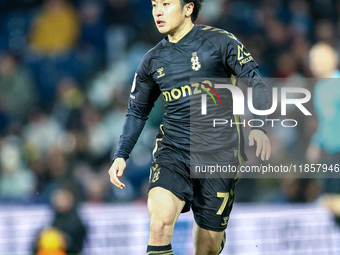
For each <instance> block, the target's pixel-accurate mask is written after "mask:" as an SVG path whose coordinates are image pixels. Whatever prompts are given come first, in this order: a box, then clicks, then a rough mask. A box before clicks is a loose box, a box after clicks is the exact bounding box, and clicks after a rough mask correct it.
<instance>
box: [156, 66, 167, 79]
mask: <svg viewBox="0 0 340 255" xmlns="http://www.w3.org/2000/svg"><path fill="white" fill-rule="evenodd" d="M163 71H164V67H160V68H158V69H157V73H158V76H157V78H161V77H163V76H164V75H165V73H163Z"/></svg>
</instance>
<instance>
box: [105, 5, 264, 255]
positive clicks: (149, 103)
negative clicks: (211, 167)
mask: <svg viewBox="0 0 340 255" xmlns="http://www.w3.org/2000/svg"><path fill="white" fill-rule="evenodd" d="M151 2H152V14H153V18H154V21H155V24H156V26H157V28H158V30H159V32H160V33H162V34H165V35H166V37H165V38H164V39H163V40H162V41H161V42H159V43H158V44H157V45H156V46H155V47H154V48H152V49H151V50H150V51H149V52H148V53H146V55H145V56H144V58H143V59H142V61H141V63H140V65H139V67H138V69H137V72H136V74H135V77H134V81H133V85H132V89H131V95H130V100H129V106H128V114H127V117H126V121H125V124H124V128H123V134H122V136H121V137H120V140H119V143H118V147H117V150H116V153H115V155H114V161H113V164H112V166H111V168H110V170H109V174H110V180H111V182H112V183H113V184H114V185H116V186H117V187H119V188H122V189H123V188H124V187H125V185H124V184H123V183H121V182H120V180H119V178H118V177H121V176H122V174H123V172H124V169H125V167H126V163H125V161H126V159H127V158H128V157H129V154H130V152H131V150H132V148H133V147H134V145H135V143H136V141H137V139H138V137H139V135H140V133H141V131H142V129H143V127H144V124H145V122H146V120H147V117H148V114H149V113H150V111H151V109H152V107H153V105H154V102H155V100H156V99H157V98H158V97H159V95H160V94H161V93H162V94H163V97H164V100H165V101H166V104H165V113H164V115H163V124H162V125H161V126H160V130H159V134H158V136H157V139H156V146H155V149H154V151H153V158H154V161H153V162H152V165H151V169H150V179H149V182H150V186H149V192H148V202H147V205H148V210H149V214H150V236H149V242H148V247H147V254H150V255H151V254H162V255H165V254H173V252H172V248H171V239H172V234H173V229H174V225H175V222H176V221H177V218H178V216H179V214H180V213H181V212H186V211H188V210H189V209H190V207H191V208H192V210H193V213H194V218H195V222H194V229H193V235H194V254H195V255H208V254H219V253H220V252H221V251H222V249H223V245H224V241H225V240H224V236H225V229H226V227H227V222H228V219H229V214H230V211H231V207H232V204H233V199H234V186H235V178H190V164H192V162H191V159H190V157H191V155H190V154H191V152H193V153H194V156H195V155H196V156H197V155H198V158H199V155H203V156H204V157H205V160H207V162H208V161H209V162H218V163H222V162H223V163H226V164H230V165H233V166H237V165H239V164H240V163H242V162H243V161H244V160H246V156H245V154H244V144H243V143H244V141H243V134H242V128H241V125H232V126H228V127H223V128H221V127H219V129H217V130H220V131H221V132H220V133H217V134H216V133H214V132H212V133H211V132H206V134H202V130H201V129H200V128H201V127H199V126H195V125H191V124H190V122H191V119H190V117H191V110H192V109H191V108H192V107H190V105H191V100H192V99H194V98H195V97H199V98H201V97H200V95H201V94H202V91H203V90H205V91H208V92H209V90H210V91H214V88H213V84H212V82H210V81H209V80H208V81H204V82H202V84H198V83H194V84H191V81H190V80H191V79H192V78H203V77H208V78H211V79H214V78H225V79H228V80H229V81H230V82H231V83H234V81H235V79H234V77H238V78H242V79H243V80H244V82H245V83H246V85H247V86H249V87H252V89H253V105H254V108H255V109H258V110H266V109H268V104H269V93H268V89H267V87H266V85H265V84H264V82H263V80H262V79H261V77H260V75H259V72H258V71H257V64H256V62H255V61H254V59H253V58H252V56H251V55H250V53H249V52H248V51H247V49H246V48H245V47H244V46H243V45H242V43H241V42H240V41H239V40H238V39H237V38H236V37H235V36H234V35H233V34H231V33H229V32H227V31H224V30H221V29H217V28H213V27H209V26H203V25H195V24H194V22H195V20H196V19H197V16H198V13H199V10H200V8H201V5H202V3H203V0H152V1H151ZM234 84H235V83H234ZM215 88H216V87H215ZM208 89H209V90H208ZM216 90H218V89H216ZM223 91H225V92H224V93H222V92H223ZM226 91H227V90H223V89H222V90H221V91H220V90H218V91H217V92H218V94H220V95H221V98H222V100H221V104H222V103H223V107H224V108H223V109H225V110H224V111H223V115H222V116H220V115H219V117H223V118H224V119H228V120H229V119H231V120H232V121H233V122H235V123H237V122H238V123H240V119H239V117H238V116H234V115H233V98H232V95H231V93H230V92H226ZM210 94H211V93H210ZM210 101H211V100H210ZM209 109H211V108H209ZM206 116H207V115H205V116H202V120H205V117H206ZM255 117H256V119H260V120H261V121H262V122H263V123H265V118H266V117H265V116H255ZM193 134H194V135H195V137H196V138H195V139H194V141H195V143H196V144H195V146H194V147H193V146H190V145H191V141H190V138H191V135H193ZM197 137H198V139H197ZM204 141H209V143H208V144H209V146H206V145H205V143H204ZM200 142H201V143H200ZM255 142H256V145H257V149H256V155H257V156H260V157H261V159H262V160H268V159H269V157H270V153H271V147H270V142H269V139H268V137H267V136H266V134H265V124H264V125H262V127H258V128H253V130H252V131H251V132H250V134H249V145H250V146H253V145H254V144H255Z"/></svg>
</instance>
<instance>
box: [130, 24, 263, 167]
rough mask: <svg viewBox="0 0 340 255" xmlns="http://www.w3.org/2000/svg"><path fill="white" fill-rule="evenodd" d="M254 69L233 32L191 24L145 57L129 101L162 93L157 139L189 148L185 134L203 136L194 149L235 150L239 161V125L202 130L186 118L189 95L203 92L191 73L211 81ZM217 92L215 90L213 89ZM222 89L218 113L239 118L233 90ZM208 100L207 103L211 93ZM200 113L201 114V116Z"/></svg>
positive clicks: (147, 100)
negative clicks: (160, 135)
mask: <svg viewBox="0 0 340 255" xmlns="http://www.w3.org/2000/svg"><path fill="white" fill-rule="evenodd" d="M255 68H257V63H256V62H255V61H254V59H253V57H252V56H251V55H250V53H249V52H248V50H247V49H246V48H245V47H244V46H243V44H242V43H241V42H240V41H239V40H238V39H237V38H236V37H235V36H234V35H233V34H232V33H229V32H227V31H225V30H222V29H218V28H214V27H210V26H204V25H195V26H194V28H193V29H192V30H191V31H190V32H189V33H188V34H186V35H185V36H184V37H183V38H182V39H181V40H180V41H179V42H177V43H171V42H169V41H168V40H167V38H164V39H163V40H162V41H160V42H159V43H158V44H157V45H156V46H155V47H154V48H152V49H151V50H150V51H149V52H148V53H147V54H146V55H145V56H144V58H143V59H142V61H141V63H140V65H139V67H138V70H137V72H136V74H135V78H134V81H133V85H132V89H131V94H130V103H131V104H135V105H137V106H139V107H150V106H152V105H153V103H154V101H155V100H156V99H157V98H158V96H159V95H160V94H162V95H163V98H164V100H165V113H164V115H163V128H162V130H163V131H164V137H163V141H162V142H163V144H164V145H165V146H173V147H174V148H177V149H180V150H184V151H188V152H189V151H190V136H192V134H193V133H197V134H198V136H201V138H202V139H201V140H202V141H204V140H209V141H210V142H209V148H207V146H205V144H204V143H202V144H196V146H195V149H196V150H202V151H203V150H209V151H211V152H213V151H217V150H221V149H223V150H230V151H233V152H234V151H237V152H238V153H239V157H238V161H241V162H243V161H244V159H245V158H246V157H245V155H244V149H243V146H244V145H243V143H244V142H243V134H242V127H241V126H240V125H234V126H232V127H230V126H229V127H228V128H225V127H223V128H222V127H221V128H220V130H219V131H220V132H214V133H211V134H206V133H204V132H203V133H204V134H203V133H202V130H200V127H197V128H196V127H195V125H192V124H191V123H190V114H191V112H190V104H191V102H190V100H192V99H193V98H194V97H195V96H197V97H200V96H201V93H204V91H202V89H201V86H202V85H201V84H199V83H192V82H191V81H192V79H193V78H203V77H204V78H205V79H208V80H207V82H208V83H210V85H211V86H213V85H212V84H213V82H209V81H210V80H213V79H216V78H226V79H229V80H230V79H231V78H232V77H242V76H244V75H245V74H247V73H248V72H250V71H251V70H252V69H255ZM216 91H217V92H219V91H218V89H216ZM221 94H223V95H224V96H221V99H222V101H221V102H222V103H223V111H222V112H221V114H219V115H218V116H217V117H219V118H223V119H227V120H233V121H234V122H237V121H239V118H238V116H235V115H233V98H232V94H231V93H230V91H229V92H228V91H227V90H224V91H222V92H221ZM209 102H210V103H212V100H211V99H210V97H209V99H208V103H209ZM221 109H222V108H221ZM204 118H205V116H202V120H204ZM196 129H197V130H196ZM198 140H200V139H198ZM192 149H193V147H192V146H191V150H192ZM241 162H239V163H241Z"/></svg>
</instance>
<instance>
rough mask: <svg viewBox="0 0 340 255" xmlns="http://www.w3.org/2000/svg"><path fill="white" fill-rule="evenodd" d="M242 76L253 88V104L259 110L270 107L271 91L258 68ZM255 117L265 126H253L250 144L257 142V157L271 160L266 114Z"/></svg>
mask: <svg viewBox="0 0 340 255" xmlns="http://www.w3.org/2000/svg"><path fill="white" fill-rule="evenodd" d="M241 78H242V81H243V82H244V83H245V84H246V85H247V86H248V87H252V88H253V104H254V108H255V109H257V110H267V109H268V107H269V92H268V88H267V85H266V84H265V82H264V81H263V79H262V78H261V75H260V73H259V72H258V70H257V68H256V69H252V70H250V71H249V72H248V73H246V74H245V75H244V76H243V77H241ZM254 119H258V120H261V121H262V123H263V126H261V127H253V128H252V130H251V131H250V134H249V146H254V144H255V142H256V157H259V156H261V160H263V161H264V160H269V158H270V154H271V145H270V140H269V138H268V136H267V135H266V119H267V116H266V115H256V114H254Z"/></svg>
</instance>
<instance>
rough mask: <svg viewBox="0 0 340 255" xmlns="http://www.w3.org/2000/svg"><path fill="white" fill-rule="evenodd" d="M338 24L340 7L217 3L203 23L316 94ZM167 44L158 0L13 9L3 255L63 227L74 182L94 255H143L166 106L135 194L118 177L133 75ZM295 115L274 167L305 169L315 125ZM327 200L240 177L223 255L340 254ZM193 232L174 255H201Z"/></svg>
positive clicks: (28, 2) (3, 10) (292, 183)
mask: <svg viewBox="0 0 340 255" xmlns="http://www.w3.org/2000/svg"><path fill="white" fill-rule="evenodd" d="M339 14H340V1H336V0H322V1H321V0H309V1H307V0H261V1H260V0H252V1H250V0H248V1H246V0H243V1H241V0H238V1H236V0H213V1H208V0H206V3H205V5H204V6H203V9H202V12H201V15H200V17H199V19H198V21H197V23H200V24H208V25H212V26H216V27H219V28H223V29H226V30H228V31H230V32H232V33H234V34H235V35H236V36H237V37H239V38H240V39H241V41H242V42H243V43H244V45H245V46H246V47H247V48H248V50H249V51H250V52H251V53H252V55H253V57H254V58H255V60H256V61H257V62H258V63H259V66H260V68H259V69H260V72H261V74H262V75H263V76H264V77H268V78H271V77H276V78H283V79H295V80H296V79H298V80H299V81H300V82H302V83H304V82H305V81H306V80H307V79H306V78H311V77H312V76H311V72H310V70H309V62H308V52H309V49H310V48H311V46H312V45H313V44H314V43H315V42H318V41H327V42H330V43H332V44H333V45H335V46H336V47H337V49H338V50H340V47H339V46H340V44H339V35H340V22H339V21H340V20H339ZM160 39H162V35H160V34H159V33H158V32H157V30H156V28H155V26H154V24H153V20H152V16H151V4H150V2H149V1H148V0H74V1H64V0H45V1H41V0H0V254H1V255H9V254H13V255H14V254H15V255H16V254H18V255H19V254H23V255H24V254H31V252H32V250H31V248H32V246H33V242H34V239H35V238H36V236H37V232H38V230H39V229H41V228H42V227H43V226H48V225H49V224H50V222H51V219H52V212H53V211H52V209H51V207H50V203H51V202H50V197H51V194H52V193H53V192H54V191H55V190H56V189H58V188H60V187H62V186H63V185H65V183H67V185H70V186H72V187H73V190H74V192H75V194H76V202H77V204H79V206H80V215H81V217H82V219H83V220H84V222H85V224H86V225H87V226H88V240H87V242H86V244H85V247H84V250H83V254H89V255H90V254H125V255H130V254H131V255H132V254H144V252H145V244H146V242H147V235H148V229H147V224H148V214H147V211H146V207H145V202H146V192H147V185H148V175H149V164H150V162H151V151H152V149H153V147H154V141H155V135H156V133H157V128H158V126H159V124H160V123H161V118H162V111H163V110H162V104H163V102H162V99H161V98H160V100H158V101H157V104H156V107H155V108H154V109H153V111H152V113H151V115H150V118H149V121H148V123H147V125H146V128H145V130H144V131H143V133H142V135H141V137H140V139H139V141H138V143H137V145H136V147H135V149H134V151H133V153H132V154H131V157H130V159H129V160H128V166H127V169H126V171H125V175H124V178H123V182H124V183H125V184H126V186H127V187H126V188H125V189H124V190H118V189H116V188H114V187H113V186H112V185H111V184H110V182H109V177H108V174H107V171H108V169H109V166H110V164H111V162H110V158H111V156H112V151H114V149H115V146H116V144H117V141H118V138H119V135H120V133H121V130H122V126H123V122H124V118H125V113H126V107H127V100H128V96H129V91H130V88H131V83H132V79H133V76H134V72H135V70H136V68H137V66H138V64H139V61H140V60H141V58H142V56H143V55H144V54H145V53H146V52H147V51H148V50H149V49H150V48H151V47H152V46H154V45H155V44H156V43H157V42H158V41H159V40H160ZM311 84H313V83H310V82H307V83H304V85H303V86H305V87H306V88H308V89H309V90H310V91H312V90H313V85H311ZM281 86H285V84H281ZM309 107H310V110H311V111H312V110H313V109H312V106H311V105H310V106H309ZM289 117H291V118H293V119H297V120H298V122H299V125H298V126H297V127H296V128H292V129H289V132H287V130H285V131H284V132H283V130H281V129H280V128H275V129H274V128H273V129H269V130H268V135H269V137H270V139H271V142H272V147H273V152H272V154H273V155H272V159H271V161H270V163H271V164H273V165H280V164H288V163H289V164H291V163H296V164H301V163H305V151H306V148H307V145H308V142H309V140H310V137H311V136H312V134H313V133H314V131H315V129H316V127H317V120H316V117H315V116H314V115H313V117H309V118H306V117H304V115H300V114H298V113H297V112H296V111H291V112H289V113H288V116H287V118H289ZM247 151H248V153H247V155H248V156H249V162H248V164H257V163H258V161H257V160H256V159H255V158H253V156H252V155H253V154H254V151H253V150H251V149H249V148H247ZM320 196H322V181H321V180H318V179H311V178H310V179H241V180H240V181H239V183H238V184H237V191H236V195H235V201H236V206H235V210H234V211H233V213H232V215H231V220H230V223H229V228H228V231H227V232H228V236H227V247H226V249H225V251H224V253H223V254H339V253H340V248H339V247H340V245H339V244H340V237H339V232H340V230H339V229H338V227H337V225H335V222H334V220H333V218H332V215H330V213H329V212H328V211H327V210H325V209H324V208H322V206H321V205H320V203H319V198H320ZM70 224H72V223H70ZM191 226H192V217H191V215H190V213H188V214H185V215H182V216H181V218H180V220H179V222H178V224H177V225H176V230H175V237H174V247H175V248H174V251H175V254H183V255H184V254H185V255H186V254H191V253H192V251H191V233H190V228H191ZM176 251H177V253H176ZM190 252H191V253H190Z"/></svg>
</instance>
